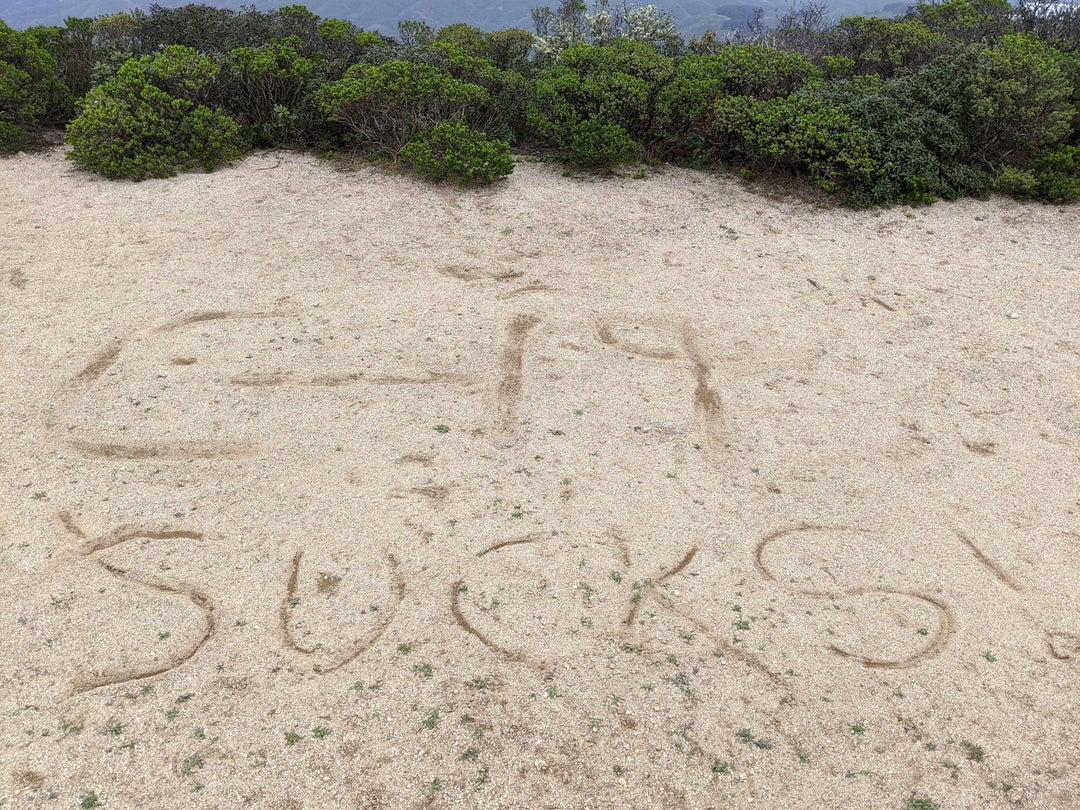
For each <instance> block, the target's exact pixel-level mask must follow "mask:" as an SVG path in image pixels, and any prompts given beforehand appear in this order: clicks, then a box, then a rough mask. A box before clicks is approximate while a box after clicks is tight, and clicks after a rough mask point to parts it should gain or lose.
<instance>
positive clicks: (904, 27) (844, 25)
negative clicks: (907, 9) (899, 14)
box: [825, 17, 953, 79]
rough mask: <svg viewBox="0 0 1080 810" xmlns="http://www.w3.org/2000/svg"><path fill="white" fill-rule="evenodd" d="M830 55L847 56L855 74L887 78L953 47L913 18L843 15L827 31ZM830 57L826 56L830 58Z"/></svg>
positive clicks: (917, 65) (919, 64)
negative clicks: (890, 18) (886, 18)
mask: <svg viewBox="0 0 1080 810" xmlns="http://www.w3.org/2000/svg"><path fill="white" fill-rule="evenodd" d="M829 46H830V56H831V57H833V58H835V57H838V56H846V57H848V58H850V59H851V60H852V61H853V63H854V64H853V65H852V70H853V72H855V73H859V74H863V75H867V74H877V75H879V76H881V77H882V78H886V79H887V78H889V77H891V76H894V75H896V74H897V73H899V72H901V71H912V70H917V69H918V68H920V67H922V66H923V65H925V64H927V63H929V62H930V61H932V60H933V59H934V58H935V57H937V56H939V55H941V54H943V53H945V52H947V51H948V50H950V49H951V48H952V47H953V46H952V45H951V44H950V41H949V39H948V37H946V36H945V35H944V34H941V33H938V32H936V31H931V30H930V29H929V28H928V27H927V25H926V23H925V22H923V21H922V20H919V19H914V18H908V19H904V18H900V19H893V20H885V19H881V18H880V17H845V18H844V19H842V20H840V22H839V23H837V24H836V26H834V27H833V28H832V29H830V31H829ZM829 58H830V57H828V56H827V57H825V59H829Z"/></svg>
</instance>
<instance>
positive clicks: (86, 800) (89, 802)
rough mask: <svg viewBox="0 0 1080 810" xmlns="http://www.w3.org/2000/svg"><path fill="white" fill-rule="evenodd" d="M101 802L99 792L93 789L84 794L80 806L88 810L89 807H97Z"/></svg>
mask: <svg viewBox="0 0 1080 810" xmlns="http://www.w3.org/2000/svg"><path fill="white" fill-rule="evenodd" d="M99 803H100V800H99V799H98V796H97V794H96V793H94V791H92V790H91V791H89V792H87V793H84V794H83V797H82V801H81V802H79V807H82V808H83V809H84V810H86V809H87V808H91V807H97V806H98V804H99Z"/></svg>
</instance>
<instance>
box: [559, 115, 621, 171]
mask: <svg viewBox="0 0 1080 810" xmlns="http://www.w3.org/2000/svg"><path fill="white" fill-rule="evenodd" d="M637 146H638V145H637V143H635V142H634V139H633V138H631V137H630V133H628V132H627V131H626V130H625V129H623V128H622V127H621V126H619V125H618V124H615V123H612V122H611V121H604V120H602V119H598V118H586V119H585V120H584V121H579V122H578V123H576V124H574V125H573V126H572V127H570V131H569V133H568V135H567V140H566V147H567V149H568V150H569V151H570V155H571V159H572V160H573V162H574V163H576V164H577V165H579V166H583V167H585V168H588V169H605V168H609V167H612V166H618V165H619V164H620V163H625V162H626V161H628V160H629V159H630V156H631V155H633V153H634V150H635V149H637Z"/></svg>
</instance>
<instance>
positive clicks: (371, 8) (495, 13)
mask: <svg viewBox="0 0 1080 810" xmlns="http://www.w3.org/2000/svg"><path fill="white" fill-rule="evenodd" d="M186 2H188V0H159V4H160V5H163V6H170V7H171V6H182V5H185V4H186ZM654 2H655V4H656V5H657V6H659V7H660V8H662V9H665V10H667V11H670V12H671V13H672V14H673V15H674V16H675V18H676V20H677V21H678V23H679V26H680V28H681V30H682V31H683V34H684V35H691V34H700V33H701V32H702V31H705V30H708V29H714V30H721V29H723V28H726V27H731V26H732V25H739V24H741V23H743V22H745V20H746V19H747V18H749V16H750V15H751V14H752V13H753V9H754V8H755V7H761V8H764V9H766V11H767V12H771V11H777V10H779V11H783V10H786V9H787V8H788V7H789V6H790V5H791V2H790V0H763V1H762V2H755V1H754V0H671V2H664V0H654ZM205 3H206V5H212V6H217V7H219V8H239V7H240V6H242V5H251V4H252V0H205ZM253 4H254V5H256V6H257V7H258V8H260V9H264V10H265V9H272V8H276V7H277V6H279V5H285V4H286V3H282V2H273V0H255V1H254V3H253ZM557 4H558V0H548V1H547V3H545V2H544V1H543V0H309V1H308V2H306V3H304V5H306V6H307V7H308V8H309V9H311V10H312V11H313V12H315V13H316V14H319V15H320V16H323V17H339V18H343V19H347V20H351V21H352V22H355V23H356V24H358V25H361V26H363V27H364V28H366V29H368V30H379V31H383V32H386V33H393V32H394V30H395V28H396V24H397V21H398V20H401V19H423V20H427V21H428V22H430V23H431V24H432V25H433V26H434V27H436V28H438V27H440V26H443V25H448V24H449V23H452V22H467V23H470V24H472V25H476V26H478V27H480V28H483V29H484V30H492V29H495V28H505V27H509V26H518V27H522V28H528V29H530V30H531V29H532V23H531V19H530V17H529V10H530V9H531V8H532V7H534V6H539V5H557ZM148 5H149V0H0V19H2V20H3V21H4V22H6V23H7V24H8V25H10V26H12V27H14V28H26V27H28V26H31V25H60V24H62V23H63V21H64V19H65V18H67V17H96V16H98V15H100V14H111V13H114V12H117V11H130V10H132V9H134V8H143V9H146V8H147V7H148ZM906 6H907V3H904V2H897V1H896V0H831V2H829V8H830V11H831V12H832V13H833V14H834V15H836V16H841V15H850V14H885V15H889V16H891V15H893V14H898V13H901V12H902V11H903V10H904V8H906Z"/></svg>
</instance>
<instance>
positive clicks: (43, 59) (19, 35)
mask: <svg viewBox="0 0 1080 810" xmlns="http://www.w3.org/2000/svg"><path fill="white" fill-rule="evenodd" d="M68 98H69V95H68V92H67V88H66V87H64V85H63V84H61V83H60V81H59V79H57V78H56V60H55V59H53V57H52V56H50V55H49V53H48V51H46V50H45V49H44V48H43V47H41V45H39V44H38V42H37V40H35V39H34V37H32V36H31V35H30V34H27V33H25V32H22V31H15V30H14V29H12V28H9V27H8V26H7V25H5V24H4V23H3V22H0V151H14V150H16V149H18V148H19V147H20V146H21V145H22V143H23V140H24V136H25V128H26V127H27V126H30V125H33V124H36V123H39V122H43V121H49V120H56V118H57V117H58V116H59V115H60V114H61V113H62V111H63V110H64V108H65V107H66V105H67V102H68Z"/></svg>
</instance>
